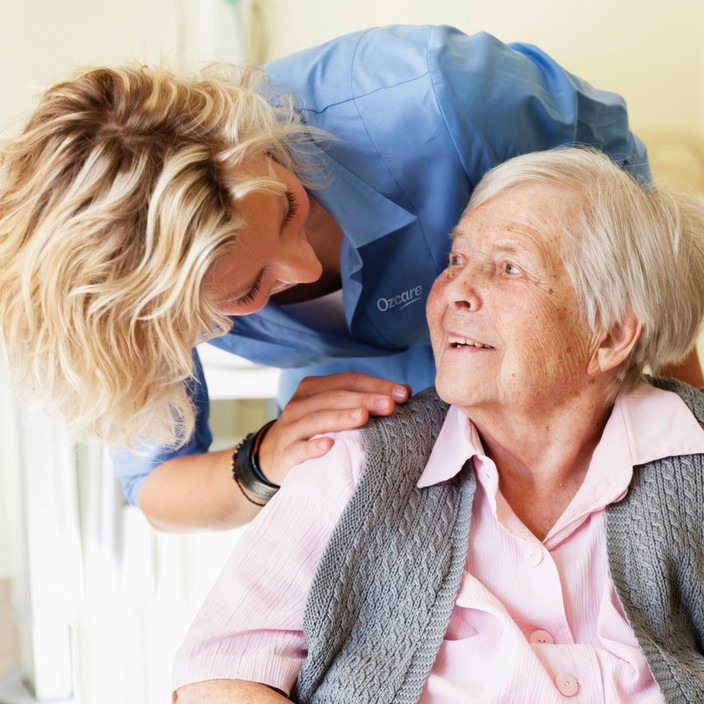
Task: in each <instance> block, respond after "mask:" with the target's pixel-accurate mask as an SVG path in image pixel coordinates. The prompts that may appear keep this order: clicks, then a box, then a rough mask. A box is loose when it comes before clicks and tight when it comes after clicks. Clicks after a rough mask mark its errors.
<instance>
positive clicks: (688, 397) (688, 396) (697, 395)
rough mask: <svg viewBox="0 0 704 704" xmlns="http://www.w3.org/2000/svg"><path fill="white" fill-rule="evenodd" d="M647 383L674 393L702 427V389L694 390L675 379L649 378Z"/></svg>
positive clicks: (703, 409) (703, 403) (703, 399)
mask: <svg viewBox="0 0 704 704" xmlns="http://www.w3.org/2000/svg"><path fill="white" fill-rule="evenodd" d="M648 381H649V382H650V383H651V384H652V385H653V386H655V387H657V388H659V389H664V390H665V391H672V392H673V393H676V394H677V395H678V396H679V397H680V398H681V399H682V400H683V401H684V402H685V403H686V404H687V407H688V408H689V410H690V411H691V412H692V415H694V417H695V418H696V419H697V420H698V421H699V423H700V425H704V391H702V389H695V388H694V387H693V386H689V385H688V384H685V383H683V382H681V381H677V380H676V379H667V378H664V377H651V378H650V379H648Z"/></svg>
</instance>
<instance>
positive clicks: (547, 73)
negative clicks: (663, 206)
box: [428, 27, 651, 183]
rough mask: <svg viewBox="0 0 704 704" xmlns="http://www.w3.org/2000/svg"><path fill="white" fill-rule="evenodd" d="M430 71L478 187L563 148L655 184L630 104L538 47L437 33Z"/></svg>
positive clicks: (431, 45)
mask: <svg viewBox="0 0 704 704" xmlns="http://www.w3.org/2000/svg"><path fill="white" fill-rule="evenodd" d="M428 64H429V67H430V71H431V74H432V80H433V86H434V90H435V93H436V96H437V100H438V104H439V105H440V109H441V110H442V112H443V116H444V119H445V122H446V124H447V127H448V130H449V131H450V133H451V134H452V136H453V140H454V141H455V146H456V149H457V152H458V154H459V155H460V158H461V159H462V160H463V163H464V169H465V173H467V174H468V176H469V177H470V179H471V180H474V182H475V183H476V179H477V177H480V176H481V174H483V173H484V172H485V171H487V170H488V169H489V168H491V167H492V166H494V165H496V164H498V163H501V162H503V161H505V160H507V159H509V158H511V157H513V156H517V155H519V154H525V153H527V152H532V151H539V150H543V149H549V148H551V147H556V146H563V145H575V146H576V145H589V146H592V147H596V148H599V149H601V150H603V151H605V152H607V153H608V154H609V155H610V156H611V158H612V159H613V160H614V161H616V162H617V163H619V164H621V165H622V166H624V167H625V168H626V169H628V170H629V171H630V172H631V173H632V174H633V175H634V176H635V177H636V178H638V179H639V180H640V181H641V182H643V183H646V182H649V181H650V180H651V175H650V168H649V166H648V159H647V154H646V149H645V146H644V144H643V143H642V142H641V141H640V140H639V139H638V138H637V137H636V136H635V135H634V134H633V133H632V132H631V131H630V129H629V125H628V114H627V110H626V103H625V101H624V100H623V98H621V97H620V96H619V95H617V94H615V93H611V92H608V91H603V90H597V89H595V88H593V87H592V86H591V85H590V84H589V83H587V82H586V81H584V80H582V79H581V78H578V77H577V76H575V75H573V74H571V73H569V72H568V71H565V70H564V69H563V68H562V67H560V66H559V65H558V64H557V63H556V62H555V61H553V59H551V58H550V57H549V56H548V55H547V54H545V53H544V52H543V51H541V50H540V49H538V48H537V47H535V46H532V45H529V44H504V43H502V42H500V41H499V40H498V39H496V38H495V37H492V36H491V35H488V34H484V33H480V34H475V35H473V36H467V35H465V34H463V33H462V32H460V31H458V30H456V29H453V28H451V27H437V28H434V30H433V32H432V34H431V37H430V41H429V43H428Z"/></svg>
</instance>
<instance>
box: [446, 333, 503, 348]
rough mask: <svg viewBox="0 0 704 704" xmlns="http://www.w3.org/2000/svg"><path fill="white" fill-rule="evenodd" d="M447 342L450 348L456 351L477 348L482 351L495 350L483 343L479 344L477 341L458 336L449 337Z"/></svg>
mask: <svg viewBox="0 0 704 704" xmlns="http://www.w3.org/2000/svg"><path fill="white" fill-rule="evenodd" d="M447 341H448V342H449V343H450V347H452V348H453V349H455V350H457V349H459V348H460V347H475V348H477V349H480V350H491V349H494V348H493V347H491V345H483V344H482V343H481V342H477V341H476V340H470V339H469V338H467V337H457V336H456V335H448V336H447Z"/></svg>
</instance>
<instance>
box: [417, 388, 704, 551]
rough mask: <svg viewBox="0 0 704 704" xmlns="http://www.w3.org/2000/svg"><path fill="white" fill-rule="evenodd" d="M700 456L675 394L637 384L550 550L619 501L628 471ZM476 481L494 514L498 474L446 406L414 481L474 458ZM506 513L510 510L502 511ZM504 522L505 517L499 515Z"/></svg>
mask: <svg viewBox="0 0 704 704" xmlns="http://www.w3.org/2000/svg"><path fill="white" fill-rule="evenodd" d="M691 454H704V429H702V427H701V426H700V425H699V422H698V421H697V419H696V418H695V417H694V416H693V415H692V413H691V411H690V410H689V408H688V407H687V405H686V404H685V403H684V401H683V400H682V399H681V398H680V397H679V396H678V395H677V394H675V393H673V392H671V391H665V390H663V389H658V388H656V387H654V386H651V385H650V384H645V383H644V384H641V385H640V386H639V387H637V388H636V389H635V390H634V391H632V392H630V393H628V394H623V395H621V396H619V397H618V398H617V399H616V401H615V403H614V407H613V410H612V412H611V414H610V416H609V419H608V420H607V422H606V426H605V428H604V432H603V434H602V437H601V440H600V441H599V444H598V445H597V447H596V449H595V450H594V454H593V456H592V460H591V462H590V465H589V470H588V472H587V475H586V477H585V479H584V482H583V484H582V486H581V487H580V489H579V491H578V492H577V494H576V495H575V497H574V499H573V500H572V502H571V503H570V505H569V506H568V508H567V509H566V510H565V513H564V514H563V516H562V517H561V518H560V519H559V520H558V522H557V523H556V524H555V526H553V528H552V529H551V531H550V533H549V534H548V536H547V537H546V543H547V542H549V543H550V544H551V545H555V544H557V543H559V542H560V541H561V540H563V539H564V538H565V537H566V536H567V535H569V534H570V533H571V532H572V531H573V530H575V528H576V527H577V526H578V525H580V524H581V523H582V522H583V521H584V520H585V518H586V516H588V515H589V514H590V513H592V512H593V511H596V510H600V509H603V508H604V507H606V506H607V505H609V504H610V503H613V502H615V501H619V500H620V499H622V498H623V497H624V496H625V494H626V492H627V491H628V486H629V484H630V482H631V477H632V476H633V467H635V466H637V465H642V464H647V463H649V462H654V461H655V460H659V459H663V458H665V457H676V456H680V455H691ZM475 458H476V462H475V466H476V469H477V471H478V472H479V476H478V479H479V482H480V483H481V484H482V485H483V486H484V490H485V492H486V495H487V498H488V500H489V503H490V505H491V507H492V510H493V511H494V512H495V513H496V511H497V510H498V508H499V506H498V504H497V492H498V485H499V484H498V473H497V472H496V467H495V465H494V463H493V462H492V460H491V459H489V458H488V457H487V456H486V454H485V453H484V448H483V446H482V442H481V439H480V438H479V434H478V433H477V430H476V428H475V427H474V425H473V424H472V422H471V421H470V420H469V419H468V418H467V416H465V415H464V413H462V411H460V409H459V408H457V407H456V406H450V409H449V410H448V413H447V416H446V417H445V422H444V423H443V426H442V428H441V430H440V433H439V434H438V438H437V440H436V442H435V446H434V447H433V450H432V452H431V454H430V457H429V459H428V463H427V464H426V467H425V469H424V471H423V473H422V474H421V476H420V478H419V480H418V487H419V488H423V487H427V486H432V485H433V484H439V483H440V482H443V481H447V480H448V479H451V478H452V477H454V476H455V475H456V474H458V473H459V472H460V470H461V469H462V468H463V467H464V465H465V464H466V462H467V461H468V460H470V459H475ZM507 512H508V513H510V511H509V510H508V509H507ZM498 518H499V520H501V521H505V519H506V516H503V517H502V516H498Z"/></svg>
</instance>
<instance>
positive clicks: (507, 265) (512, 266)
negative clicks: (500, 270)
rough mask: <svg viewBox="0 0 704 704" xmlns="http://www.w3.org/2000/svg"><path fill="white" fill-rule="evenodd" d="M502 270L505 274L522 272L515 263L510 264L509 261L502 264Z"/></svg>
mask: <svg viewBox="0 0 704 704" xmlns="http://www.w3.org/2000/svg"><path fill="white" fill-rule="evenodd" d="M504 271H505V272H506V273H507V274H522V273H523V272H522V270H521V269H519V268H518V267H517V266H516V265H515V264H510V263H509V262H506V263H505V264H504Z"/></svg>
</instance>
